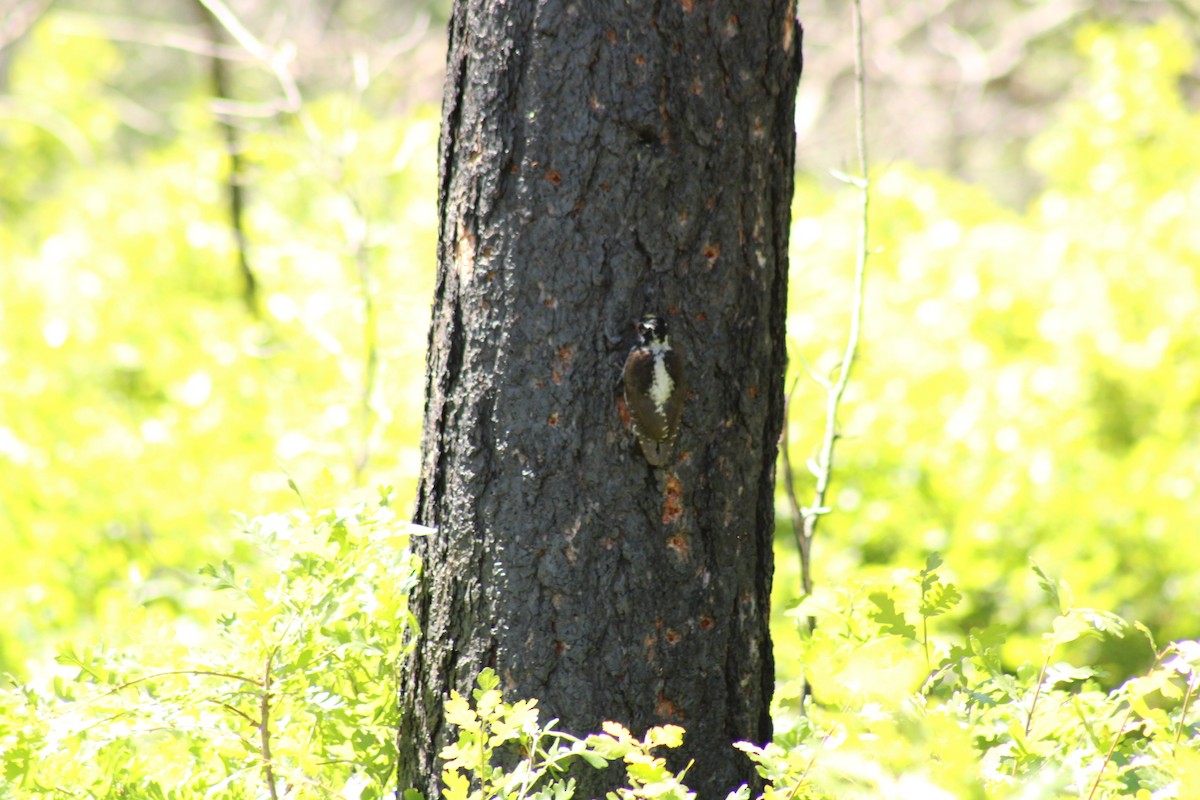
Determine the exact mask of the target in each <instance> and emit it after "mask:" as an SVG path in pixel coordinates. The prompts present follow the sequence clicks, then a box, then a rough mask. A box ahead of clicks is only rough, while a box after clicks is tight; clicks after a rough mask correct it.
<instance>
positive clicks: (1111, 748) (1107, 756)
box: [1087, 703, 1133, 800]
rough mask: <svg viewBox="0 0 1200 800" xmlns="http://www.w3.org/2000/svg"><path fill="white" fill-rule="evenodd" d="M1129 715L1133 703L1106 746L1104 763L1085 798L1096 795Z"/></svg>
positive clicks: (1089, 799)
mask: <svg viewBox="0 0 1200 800" xmlns="http://www.w3.org/2000/svg"><path fill="white" fill-rule="evenodd" d="M1131 716H1133V703H1130V704H1129V710H1128V711H1126V712H1125V716H1124V717H1122V718H1121V724H1120V726H1119V727H1118V728H1117V732H1116V734H1115V735H1114V736H1113V740H1112V744H1110V745H1109V746H1108V752H1107V753H1105V754H1104V763H1102V764H1101V765H1100V771H1099V772H1097V773H1096V780H1095V782H1093V783H1092V790H1091V791H1090V792H1088V796H1087V800H1092V798H1093V797H1094V796H1095V795H1096V790H1097V789H1099V788H1100V779H1101V778H1103V777H1104V770H1105V769H1106V768H1107V767H1108V762H1110V761H1112V757H1113V753H1115V752H1116V750H1117V742H1119V741H1121V734H1123V733H1125V726H1126V725H1127V724H1129V718H1130V717H1131Z"/></svg>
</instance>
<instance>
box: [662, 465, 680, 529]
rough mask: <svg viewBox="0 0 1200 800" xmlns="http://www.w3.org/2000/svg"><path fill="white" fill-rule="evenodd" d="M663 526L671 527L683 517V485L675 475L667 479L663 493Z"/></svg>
mask: <svg viewBox="0 0 1200 800" xmlns="http://www.w3.org/2000/svg"><path fill="white" fill-rule="evenodd" d="M663 495H664V497H663V514H662V521H663V525H670V524H671V523H672V522H675V521H676V520H678V519H679V518H680V517H681V516H683V484H682V483H680V482H679V478H676V477H675V476H674V475H670V476H668V477H667V486H666V489H665V490H664V491H663Z"/></svg>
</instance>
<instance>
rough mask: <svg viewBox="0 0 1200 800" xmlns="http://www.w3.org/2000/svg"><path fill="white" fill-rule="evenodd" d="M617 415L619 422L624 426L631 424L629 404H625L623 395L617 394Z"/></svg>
mask: <svg viewBox="0 0 1200 800" xmlns="http://www.w3.org/2000/svg"><path fill="white" fill-rule="evenodd" d="M617 416H618V417H620V418H621V424H622V425H624V426H625V427H626V428H628V427H630V426H631V425H633V417H631V416H629V406H627V405H626V404H625V397H624V396H622V395H618V396H617Z"/></svg>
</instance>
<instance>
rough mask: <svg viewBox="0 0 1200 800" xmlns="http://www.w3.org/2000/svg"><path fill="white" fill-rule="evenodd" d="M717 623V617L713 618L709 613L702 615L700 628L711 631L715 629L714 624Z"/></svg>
mask: <svg viewBox="0 0 1200 800" xmlns="http://www.w3.org/2000/svg"><path fill="white" fill-rule="evenodd" d="M716 624H717V621H716V620H715V619H713V618H712V617H710V616H709V615H708V614H701V615H700V630H702V631H711V630H712V629H713V626H714V625H716Z"/></svg>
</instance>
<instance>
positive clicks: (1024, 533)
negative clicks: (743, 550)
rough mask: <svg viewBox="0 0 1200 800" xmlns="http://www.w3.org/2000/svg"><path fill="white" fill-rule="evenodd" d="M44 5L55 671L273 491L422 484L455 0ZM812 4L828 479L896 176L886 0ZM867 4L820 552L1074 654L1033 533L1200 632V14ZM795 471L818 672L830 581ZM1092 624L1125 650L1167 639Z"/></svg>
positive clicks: (24, 669) (15, 177)
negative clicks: (1136, 637)
mask: <svg viewBox="0 0 1200 800" xmlns="http://www.w3.org/2000/svg"><path fill="white" fill-rule="evenodd" d="M8 5H9V6H10V8H8V9H7V10H4V11H3V12H0V13H3V15H4V16H3V17H2V18H0V19H2V20H3V21H2V22H0V547H2V548H3V550H4V552H5V554H6V558H5V559H4V560H3V562H2V563H0V672H8V673H11V674H13V675H15V676H17V677H18V678H19V679H24V678H26V677H28V676H29V675H30V674H31V673H36V672H37V671H38V670H39V669H40V665H42V664H45V663H47V659H48V658H49V657H50V656H52V654H53V652H54V649H55V647H56V646H57V645H58V644H59V643H61V642H63V641H68V640H71V641H81V640H90V639H96V638H102V639H104V640H106V641H108V642H111V643H113V644H115V645H118V646H119V645H120V644H121V643H122V642H125V641H129V640H131V639H136V638H137V637H138V634H139V626H140V625H141V624H142V622H143V621H146V620H150V619H154V620H156V621H161V620H163V619H171V618H176V617H182V618H185V619H190V620H194V621H197V622H200V623H203V622H205V621H206V620H207V619H208V618H209V615H210V614H211V613H212V612H211V610H210V609H206V608H205V607H203V604H202V603H200V602H198V600H197V599H196V598H197V597H200V595H198V594H197V593H196V591H195V587H196V581H197V570H198V568H199V567H200V566H202V565H203V564H205V563H208V562H212V561H214V560H221V559H229V560H231V561H235V562H236V561H239V560H244V559H246V558H247V556H248V554H247V553H246V552H239V550H238V546H237V545H235V544H234V537H232V536H231V535H230V531H231V530H232V529H233V528H234V526H235V523H234V518H233V515H232V512H234V511H238V512H242V513H245V514H259V513H264V512H269V511H278V510H284V509H288V508H291V507H294V506H296V505H297V504H299V503H300V502H302V500H301V499H300V498H298V497H297V494H296V491H294V489H293V486H294V487H295V489H296V490H298V492H299V494H300V495H301V496H302V498H303V502H304V503H306V504H308V505H310V506H313V507H323V506H328V505H331V504H334V503H337V502H340V501H341V500H343V499H345V498H347V497H350V496H352V495H353V494H354V493H355V491H356V490H358V489H364V488H370V487H373V486H375V485H377V484H382V483H388V484H393V485H395V486H396V487H397V489H398V490H399V494H400V499H399V503H400V504H407V503H410V502H411V498H412V495H413V490H414V477H415V474H416V467H417V457H418V453H417V447H418V440H419V433H420V426H421V410H422V388H423V374H422V373H423V369H424V348H425V340H426V321H427V317H428V309H429V302H430V298H431V296H432V288H433V276H434V269H435V262H436V258H435V245H436V208H435V205H436V196H435V189H436V143H437V135H438V130H437V125H438V120H439V111H438V108H437V102H438V95H439V92H440V86H441V73H440V70H441V66H442V59H443V57H444V27H445V19H446V15H447V13H448V4H447V3H445V2H439V3H434V4H422V3H416V2H400V0H396V2H391V3H386V4H385V3H382V2H366V1H364V2H351V0H346V2H336V1H335V0H325V1H323V2H320V1H318V0H312V1H311V2H308V3H299V4H290V5H289V6H287V8H286V9H283V10H281V9H279V8H278V7H277V5H278V4H271V3H266V2H262V0H247V2H243V3H235V4H232V6H233V11H234V12H235V13H236V15H237V19H238V20H240V22H241V24H242V25H244V29H245V32H246V34H248V36H249V37H252V38H246V37H243V38H242V39H241V40H240V41H239V40H237V39H236V38H235V37H234V36H233V35H231V33H230V32H229V31H228V30H223V29H220V28H214V27H213V26H211V25H209V24H206V23H205V19H206V17H205V14H206V13H207V12H205V11H204V10H203V9H202V8H201V7H200V5H199V3H198V2H193V3H189V2H184V1H183V0H180V1H179V2H177V3H175V4H161V5H160V6H159V7H158V8H157V9H156V10H155V11H154V12H153V14H154V16H148V14H149V12H147V11H146V9H144V8H142V7H141V5H142V4H137V3H134V2H132V0H130V1H129V2H119V1H118V0H110V1H109V2H105V3H82V2H81V3H76V4H71V3H67V2H55V3H49V2H45V0H24V1H21V0H17V1H16V2H14V0H9V3H8ZM927 6H928V7H927ZM799 12H800V15H801V18H802V20H803V22H804V24H805V28H806V45H807V57H806V71H805V75H804V78H803V80H802V89H801V94H800V100H799V104H798V106H799V108H798V113H797V127H798V130H799V135H800V139H799V148H800V153H799V161H800V175H799V179H798V189H797V193H796V199H795V205H794V226H793V230H792V275H791V300H790V310H791V314H790V317H789V338H790V342H789V348H790V350H791V353H792V365H791V372H792V375H791V376H790V378H789V384H790V383H791V382H793V381H794V382H795V385H796V387H797V388H796V392H795V397H794V400H793V403H792V414H791V419H790V421H789V426H790V432H791V437H790V438H791V442H792V447H793V463H794V464H796V465H798V466H801V470H800V473H799V474H797V475H795V476H793V478H794V480H795V481H796V482H797V485H798V486H799V487H800V494H801V496H802V497H807V496H808V495H810V493H811V479H810V477H809V475H808V473H807V471H805V470H803V469H802V465H803V464H804V463H805V461H806V460H807V459H808V458H810V457H811V456H812V455H813V454H814V452H815V449H816V444H817V442H818V441H819V437H820V434H821V429H822V428H823V426H824V419H823V413H824V412H823V409H824V399H823V396H822V390H821V389H820V387H819V386H818V384H817V383H816V382H815V381H813V380H811V379H809V378H808V377H806V376H805V365H807V366H808V368H810V369H812V370H813V371H814V372H816V373H820V374H827V373H828V372H829V370H831V369H832V368H833V366H834V365H835V364H836V362H837V359H838V358H839V357H840V352H841V349H842V346H843V342H844V337H845V331H846V327H847V321H848V318H849V317H848V315H849V301H850V289H851V279H852V271H853V262H854V255H853V253H854V249H853V248H854V243H855V227H856V219H855V208H856V203H857V200H856V197H855V196H854V193H853V191H852V190H849V189H847V188H846V187H844V186H842V185H841V184H840V183H838V181H837V180H835V179H834V178H832V177H830V170H831V169H844V170H849V169H850V168H851V167H850V165H852V164H853V157H852V153H853V135H852V130H853V129H852V127H851V118H850V105H849V101H850V99H851V96H852V92H850V91H849V86H850V84H849V83H848V80H849V76H850V74H852V62H851V61H849V59H850V58H851V53H852V50H851V47H850V44H849V40H848V36H849V27H848V26H849V17H848V11H847V9H846V8H845V6H844V4H843V3H837V2H833V1H832V0H830V2H828V3H811V4H806V3H801V4H800V8H799ZM867 12H868V18H867V43H866V45H867V53H868V69H869V71H870V74H871V76H872V80H871V85H870V88H869V92H870V95H869V102H870V103H871V113H870V117H869V120H868V124H869V125H870V129H871V139H872V145H873V152H874V164H875V166H874V170H873V173H872V178H873V188H874V196H873V205H872V214H873V216H872V225H873V242H872V245H873V248H874V254H873V256H872V260H871V267H870V269H871V271H870V274H869V276H868V297H867V306H866V328H865V333H864V336H865V338H864V342H863V349H862V352H861V360H860V361H859V362H858V364H857V365H856V371H855V375H854V380H853V382H852V384H851V388H850V392H849V395H848V397H847V402H846V406H845V409H844V415H843V434H844V435H845V438H844V439H843V440H842V441H841V442H840V450H839V461H838V466H837V472H836V475H835V482H834V491H833V494H832V501H833V507H834V511H835V513H833V514H831V515H830V516H828V517H827V518H826V519H825V520H824V521H823V522H822V528H821V531H820V533H819V538H818V541H817V544H816V550H815V578H816V582H817V584H818V586H837V585H839V584H841V583H845V582H848V581H850V580H859V579H864V578H866V579H869V578H870V577H871V576H873V575H877V576H888V575H894V574H896V573H897V571H903V570H915V569H919V568H920V567H921V565H922V564H924V561H925V557H926V555H927V554H928V553H930V552H933V551H938V552H941V553H942V554H943V555H944V558H945V562H946V566H945V568H944V570H945V572H946V574H947V576H948V578H949V579H952V580H953V581H954V582H955V583H957V584H958V586H959V587H960V588H961V589H962V591H963V593H964V596H965V600H964V602H963V603H961V604H960V605H959V606H958V607H957V608H956V609H955V611H954V616H953V617H952V620H951V621H950V622H948V623H942V624H943V625H946V626H947V627H956V628H957V629H958V630H964V629H969V628H972V627H978V626H983V625H986V624H988V623H990V622H993V621H995V622H1002V623H1004V624H1005V625H1007V626H1010V627H1011V628H1012V629H1013V631H1014V632H1015V633H1014V634H1013V635H1012V636H1011V637H1010V639H1009V641H1008V643H1007V647H1008V652H1007V653H1006V656H1007V657H1008V658H1010V659H1012V661H1013V663H1019V662H1022V661H1026V660H1035V661H1036V660H1037V655H1036V648H1037V646H1038V637H1039V636H1040V632H1041V631H1043V630H1045V629H1046V627H1047V625H1048V622H1049V620H1050V618H1051V617H1053V616H1054V614H1055V613H1057V612H1056V610H1054V609H1050V608H1048V607H1047V606H1046V603H1045V601H1044V598H1043V597H1042V596H1041V594H1040V592H1039V591H1038V589H1037V585H1036V581H1035V579H1034V577H1033V575H1032V573H1031V572H1030V570H1029V569H1028V563H1029V560H1030V559H1031V558H1032V559H1034V560H1036V561H1037V563H1039V564H1040V565H1041V566H1042V567H1043V568H1044V569H1045V570H1046V571H1047V572H1049V573H1050V574H1052V575H1055V576H1058V577H1061V578H1064V579H1066V580H1067V581H1068V582H1069V583H1070V584H1071V585H1072V587H1074V590H1075V595H1076V601H1077V604H1078V605H1084V606H1095V607H1098V608H1103V609H1107V610H1111V611H1115V612H1117V613H1119V614H1121V615H1123V616H1126V617H1128V618H1130V619H1136V620H1140V621H1142V622H1143V623H1145V624H1146V625H1147V626H1149V627H1150V628H1151V629H1152V630H1153V631H1154V632H1155V633H1156V635H1157V636H1158V637H1159V639H1160V640H1165V639H1178V638H1194V637H1196V636H1200V548H1197V547H1194V546H1193V544H1194V542H1196V541H1197V533H1198V531H1197V527H1198V526H1197V520H1198V515H1197V513H1196V507H1197V502H1198V498H1197V484H1198V482H1200V436H1198V433H1200V324H1198V323H1197V312H1198V310H1200V293H1198V292H1200V288H1198V287H1200V113H1198V112H1197V106H1198V98H1200V68H1198V65H1197V58H1196V56H1197V48H1198V45H1200V22H1198V20H1197V17H1196V14H1195V13H1194V12H1193V11H1192V10H1190V8H1189V6H1188V5H1187V4H1186V3H1151V2H1147V3H1138V4H1127V3H1112V4H1104V3H1099V4H1095V3H1092V4H1086V5H1084V4H1072V3H1040V4H1039V3H1025V2H997V1H996V0H992V1H991V2H986V3H970V2H967V0H952V2H944V1H943V2H937V3H900V2H895V3H882V4H878V5H874V6H871V5H868V8H867ZM214 37H216V38H214ZM214 53H215V54H217V55H218V56H220V57H221V59H222V63H223V64H224V65H225V70H226V76H225V80H226V81H227V84H226V85H225V87H224V91H223V93H224V94H226V95H229V96H227V97H224V98H217V97H215V96H214V95H215V91H214V89H215V86H216V84H215V83H214V78H213V72H212V58H211V55H212V54H214ZM297 99H298V101H297ZM223 124H224V125H225V126H228V127H223ZM230 130H232V131H233V133H232V135H233V137H234V139H235V144H234V148H235V150H236V152H237V154H238V159H239V161H238V164H237V170H236V176H235V177H236V180H237V181H238V182H239V183H240V184H241V185H242V186H243V187H244V191H245V209H244V232H245V242H246V247H245V254H246V258H247V264H248V266H249V268H250V269H251V271H252V272H253V275H254V276H255V280H256V284H257V296H256V298H255V303H256V305H257V309H258V313H257V314H256V313H253V312H252V311H251V310H250V308H249V307H248V305H247V302H246V285H245V281H244V278H243V276H242V274H241V271H240V269H239V265H238V243H237V239H236V237H235V236H234V234H233V230H232V228H231V225H230V216H229V201H228V192H229V181H230V176H231V169H233V167H232V161H231V157H230V150H229V145H228V139H227V138H226V137H227V136H228V135H229V131H230ZM780 498H781V499H780V502H779V521H780V525H779V528H780V530H779V542H778V543H779V552H778V567H777V574H776V593H777V599H778V602H777V603H776V607H777V611H778V612H779V613H780V616H779V619H778V624H777V625H776V639H777V644H778V652H777V656H776V659H777V663H778V668H779V672H780V677H781V679H787V678H790V677H794V676H795V675H796V674H797V673H798V670H799V666H798V664H796V663H795V659H794V658H789V654H790V653H792V652H793V650H792V648H793V645H794V644H795V640H794V637H795V635H796V633H795V629H794V627H793V625H794V623H793V622H792V621H791V620H790V619H787V618H785V617H784V616H783V615H782V612H783V611H784V610H786V609H787V608H789V607H790V606H792V605H794V603H795V602H796V600H797V599H798V596H799V589H798V577H797V574H798V570H797V564H796V560H797V556H796V553H795V550H794V547H793V544H792V542H793V535H792V531H791V528H790V522H789V517H788V510H787V505H786V503H784V502H783V500H782V494H781V495H780ZM244 568H245V569H250V570H253V569H254V568H255V565H254V564H246V565H244ZM205 596H207V595H205ZM147 624H148V623H147ZM1022 631H1029V632H1031V633H1028V634H1022V633H1021V632H1022ZM1072 647H1075V648H1076V650H1075V651H1074V654H1073V655H1074V657H1075V658H1076V659H1082V660H1085V661H1087V662H1089V663H1092V664H1095V665H1097V666H1100V667H1102V668H1103V669H1105V670H1107V671H1108V673H1109V675H1110V682H1113V683H1115V682H1118V681H1119V680H1120V679H1121V678H1123V677H1124V676H1126V675H1128V674H1130V673H1131V672H1133V671H1136V670H1138V669H1141V668H1144V667H1145V665H1146V660H1147V658H1148V656H1149V652H1148V650H1147V648H1146V647H1145V645H1144V643H1139V642H1130V641H1127V640H1122V639H1104V640H1098V639H1088V640H1080V641H1079V642H1078V643H1074V644H1073V645H1072Z"/></svg>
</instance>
